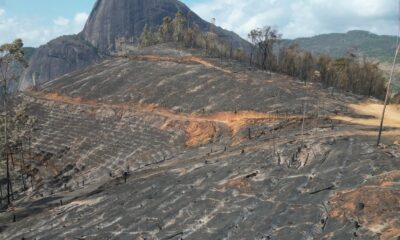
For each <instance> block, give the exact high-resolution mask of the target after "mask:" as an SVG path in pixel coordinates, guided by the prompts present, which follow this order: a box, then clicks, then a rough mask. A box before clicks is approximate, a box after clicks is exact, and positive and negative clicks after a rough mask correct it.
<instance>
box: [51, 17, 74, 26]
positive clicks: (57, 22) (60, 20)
mask: <svg viewBox="0 0 400 240" xmlns="http://www.w3.org/2000/svg"><path fill="white" fill-rule="evenodd" d="M53 22H54V24H55V25H57V26H68V25H69V22H70V21H69V19H67V18H64V17H58V18H57V19H55V20H54V21H53Z"/></svg>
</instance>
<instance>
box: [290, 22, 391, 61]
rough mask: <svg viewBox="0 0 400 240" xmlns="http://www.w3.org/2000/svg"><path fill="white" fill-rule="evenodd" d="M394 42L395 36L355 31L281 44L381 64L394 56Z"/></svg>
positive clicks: (335, 56) (299, 39)
mask: <svg viewBox="0 0 400 240" xmlns="http://www.w3.org/2000/svg"><path fill="white" fill-rule="evenodd" d="M396 41H397V39H396V37H395V36H387V35H376V34H373V33H370V32H367V31H360V30H355V31H350V32H348V33H331V34H323V35H318V36H315V37H309V38H298V39H294V40H284V41H283V44H284V45H285V46H287V45H291V44H298V45H299V47H300V48H303V49H306V50H308V51H311V52H313V53H326V54H328V55H330V56H331V57H334V58H338V57H342V56H344V55H346V54H347V53H349V52H351V53H355V54H358V55H363V56H364V55H365V56H367V57H369V58H374V59H377V60H379V61H382V62H390V61H391V60H392V58H393V56H394V51H395V49H396Z"/></svg>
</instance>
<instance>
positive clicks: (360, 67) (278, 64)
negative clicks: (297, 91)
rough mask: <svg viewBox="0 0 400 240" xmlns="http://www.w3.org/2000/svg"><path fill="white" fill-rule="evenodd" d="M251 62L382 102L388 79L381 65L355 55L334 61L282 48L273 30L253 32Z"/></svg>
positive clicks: (251, 34)
mask: <svg viewBox="0 0 400 240" xmlns="http://www.w3.org/2000/svg"><path fill="white" fill-rule="evenodd" d="M248 38H249V40H250V42H251V43H252V49H251V52H250V56H249V62H250V64H251V65H253V66H257V67H260V68H262V69H264V70H267V71H269V72H272V71H273V72H278V73H282V74H286V75H290V76H293V77H295V78H298V79H300V80H302V81H303V82H304V83H305V84H307V82H309V81H313V82H319V83H321V84H322V85H323V86H324V87H334V88H338V89H341V90H344V91H349V92H353V93H356V94H360V95H367V96H374V97H377V98H383V97H384V95H385V91H386V78H385V76H384V73H383V71H382V70H380V69H379V64H378V63H373V62H371V61H368V60H367V59H366V58H359V57H357V56H356V55H355V54H352V53H349V54H348V56H345V57H343V58H339V59H333V58H330V57H329V56H327V55H325V54H321V55H314V54H312V53H310V52H308V51H304V50H301V49H300V48H299V47H298V46H297V45H292V46H289V47H282V46H280V43H281V35H280V34H279V33H278V32H277V31H276V30H274V29H272V28H271V27H264V28H262V29H255V30H252V31H251V32H250V33H249V34H248Z"/></svg>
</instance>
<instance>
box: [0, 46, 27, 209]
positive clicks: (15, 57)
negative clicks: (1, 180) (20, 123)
mask: <svg viewBox="0 0 400 240" xmlns="http://www.w3.org/2000/svg"><path fill="white" fill-rule="evenodd" d="M23 45H24V44H23V42H22V40H21V39H16V40H15V41H14V42H12V43H6V44H3V45H1V46H0V72H1V76H0V80H1V84H2V88H3V91H2V92H3V94H2V95H3V96H2V97H3V112H4V113H3V116H2V125H3V126H2V129H3V142H2V144H1V145H2V146H3V153H4V154H5V153H6V152H7V150H8V148H9V134H10V133H9V131H8V130H9V109H8V97H9V96H8V95H9V84H10V82H12V81H17V79H18V77H17V76H15V75H13V74H12V73H11V68H12V67H15V66H16V65H22V66H23V67H26V65H27V64H26V62H25V60H24V51H23V49H22V47H23ZM6 159H7V160H6V162H7V163H6V164H7V169H6V172H7V202H8V204H10V203H11V199H10V195H11V194H10V191H11V180H10V169H9V160H8V157H6Z"/></svg>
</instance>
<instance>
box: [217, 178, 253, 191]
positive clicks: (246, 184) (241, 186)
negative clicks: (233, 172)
mask: <svg viewBox="0 0 400 240" xmlns="http://www.w3.org/2000/svg"><path fill="white" fill-rule="evenodd" d="M226 187H229V188H236V189H238V190H240V191H242V192H250V191H251V190H252V187H251V183H250V181H249V180H248V179H245V178H243V177H240V178H234V179H230V180H228V181H227V182H226V183H224V184H223V185H221V186H220V188H222V189H224V188H226ZM219 190H221V189H219Z"/></svg>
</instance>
